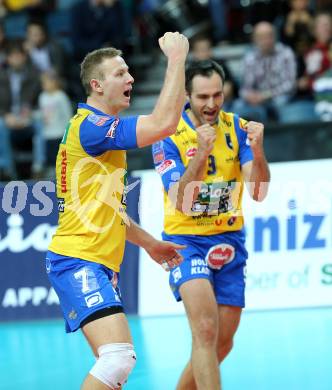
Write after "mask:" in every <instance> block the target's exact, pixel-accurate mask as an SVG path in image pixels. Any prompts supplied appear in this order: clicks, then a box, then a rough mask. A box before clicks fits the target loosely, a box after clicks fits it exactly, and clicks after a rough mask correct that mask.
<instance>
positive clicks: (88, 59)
mask: <svg viewBox="0 0 332 390" xmlns="http://www.w3.org/2000/svg"><path fill="white" fill-rule="evenodd" d="M121 55H122V52H121V50H118V49H115V48H114V47H105V48H102V49H97V50H94V51H92V52H90V53H88V54H87V55H86V56H85V58H84V60H83V61H82V63H81V75H80V76H81V82H82V85H83V88H84V90H85V92H86V94H87V95H90V93H91V92H92V90H91V86H90V81H91V80H92V79H94V78H96V79H101V80H103V79H104V74H103V72H102V70H101V69H100V65H101V64H102V62H103V61H104V60H105V59H107V58H113V57H117V56H121Z"/></svg>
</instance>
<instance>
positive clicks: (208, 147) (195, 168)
mask: <svg viewBox="0 0 332 390" xmlns="http://www.w3.org/2000/svg"><path fill="white" fill-rule="evenodd" d="M196 131H197V140H198V149H197V152H196V154H195V156H194V157H193V158H192V160H191V161H190V163H189V164H188V167H187V169H186V171H185V173H184V174H183V175H182V177H181V179H180V180H179V182H178V184H177V186H174V190H173V191H176V194H175V193H174V194H173V193H172V188H173V187H171V188H170V192H169V196H170V198H171V199H174V202H173V203H174V204H175V205H176V209H177V210H179V211H181V212H189V211H190V210H191V207H192V205H193V203H194V202H195V200H196V199H197V196H198V194H199V191H200V185H201V183H202V180H203V178H204V176H205V173H206V169H207V158H208V156H209V154H210V153H211V151H212V149H213V144H214V141H215V139H216V134H215V130H214V128H213V127H211V126H210V125H208V124H205V125H202V126H200V127H198V128H197V129H196ZM175 196H176V198H175Z"/></svg>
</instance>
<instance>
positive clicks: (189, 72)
mask: <svg viewBox="0 0 332 390" xmlns="http://www.w3.org/2000/svg"><path fill="white" fill-rule="evenodd" d="M214 72H215V73H217V74H218V75H219V76H220V78H221V80H222V82H223V83H224V82H225V72H224V69H223V68H222V66H221V65H219V64H218V63H217V62H216V61H213V60H200V61H198V60H195V61H190V62H189V63H188V64H187V66H186V91H187V92H188V93H191V92H192V81H193V78H194V77H195V76H197V75H200V76H204V77H211V76H212V74H213V73H214Z"/></svg>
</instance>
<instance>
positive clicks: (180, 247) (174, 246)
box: [173, 242, 187, 249]
mask: <svg viewBox="0 0 332 390" xmlns="http://www.w3.org/2000/svg"><path fill="white" fill-rule="evenodd" d="M173 248H174V249H185V248H187V245H181V244H176V243H175V242H173Z"/></svg>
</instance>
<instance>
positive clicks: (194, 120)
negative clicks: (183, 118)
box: [188, 109, 203, 127]
mask: <svg viewBox="0 0 332 390" xmlns="http://www.w3.org/2000/svg"><path fill="white" fill-rule="evenodd" d="M188 117H189V119H190V120H191V122H192V124H193V125H194V127H199V126H201V125H202V124H203V123H201V121H200V120H199V118H197V117H196V115H195V114H194V113H193V112H192V110H191V109H189V111H188Z"/></svg>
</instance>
